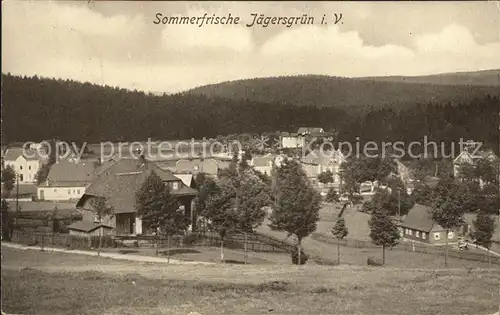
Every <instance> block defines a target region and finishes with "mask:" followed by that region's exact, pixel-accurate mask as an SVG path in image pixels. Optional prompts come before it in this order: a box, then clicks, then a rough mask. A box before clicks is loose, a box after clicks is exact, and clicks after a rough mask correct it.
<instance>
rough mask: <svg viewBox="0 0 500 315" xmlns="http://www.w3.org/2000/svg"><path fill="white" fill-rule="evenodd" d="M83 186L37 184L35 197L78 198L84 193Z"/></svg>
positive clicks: (56, 199) (50, 198) (54, 198)
mask: <svg viewBox="0 0 500 315" xmlns="http://www.w3.org/2000/svg"><path fill="white" fill-rule="evenodd" d="M85 188H86V187H85V186H75V187H51V186H38V187H37V199H38V200H51V201H52V200H53V201H60V200H73V199H80V198H81V197H82V196H83V194H84V193H85Z"/></svg>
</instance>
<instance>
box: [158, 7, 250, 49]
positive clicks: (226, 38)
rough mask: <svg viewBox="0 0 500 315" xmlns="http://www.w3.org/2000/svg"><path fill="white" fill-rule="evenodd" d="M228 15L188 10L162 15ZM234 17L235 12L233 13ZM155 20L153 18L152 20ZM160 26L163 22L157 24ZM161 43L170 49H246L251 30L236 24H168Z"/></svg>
mask: <svg viewBox="0 0 500 315" xmlns="http://www.w3.org/2000/svg"><path fill="white" fill-rule="evenodd" d="M204 15H206V17H207V18H208V17H214V16H216V17H227V16H228V13H207V12H206V11H201V10H190V11H188V12H187V14H185V15H180V14H176V15H172V16H166V15H162V16H163V18H167V19H170V18H172V17H174V18H180V17H203V16H204ZM232 17H233V19H234V17H237V16H235V15H232ZM155 20H156V19H155ZM158 25H162V24H158ZM162 44H163V47H164V48H165V49H166V50H169V51H185V50H195V49H207V50H223V51H224V50H225V51H228V50H229V51H236V52H248V51H251V50H252V49H253V47H254V44H253V40H252V34H251V32H250V30H248V29H247V28H245V27H243V26H238V25H234V24H233V25H220V24H219V25H213V24H207V22H204V24H203V25H202V26H199V24H198V25H192V24H167V25H165V26H164V29H163V31H162Z"/></svg>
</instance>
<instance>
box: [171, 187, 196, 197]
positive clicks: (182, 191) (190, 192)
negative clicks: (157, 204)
mask: <svg viewBox="0 0 500 315" xmlns="http://www.w3.org/2000/svg"><path fill="white" fill-rule="evenodd" d="M196 193H197V191H196V190H195V189H193V188H191V187H187V186H182V187H181V188H179V189H176V190H172V191H171V194H172V195H174V196H195V195H196Z"/></svg>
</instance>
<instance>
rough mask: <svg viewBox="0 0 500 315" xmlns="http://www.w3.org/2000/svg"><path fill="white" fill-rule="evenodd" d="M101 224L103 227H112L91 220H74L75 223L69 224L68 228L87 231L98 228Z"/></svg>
mask: <svg viewBox="0 0 500 315" xmlns="http://www.w3.org/2000/svg"><path fill="white" fill-rule="evenodd" d="M101 226H102V227H104V228H108V229H112V227H111V226H109V225H105V224H97V223H92V222H88V221H78V222H75V223H73V224H71V225H70V226H68V229H69V230H77V231H82V232H86V233H89V232H92V231H93V230H96V229H98V228H99V227H101Z"/></svg>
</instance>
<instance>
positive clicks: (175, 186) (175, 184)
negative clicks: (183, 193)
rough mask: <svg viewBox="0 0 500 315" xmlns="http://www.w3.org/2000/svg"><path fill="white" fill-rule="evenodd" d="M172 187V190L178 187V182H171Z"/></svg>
mask: <svg viewBox="0 0 500 315" xmlns="http://www.w3.org/2000/svg"><path fill="white" fill-rule="evenodd" d="M172 189H173V190H176V189H179V183H177V182H175V183H173V184H172Z"/></svg>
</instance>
